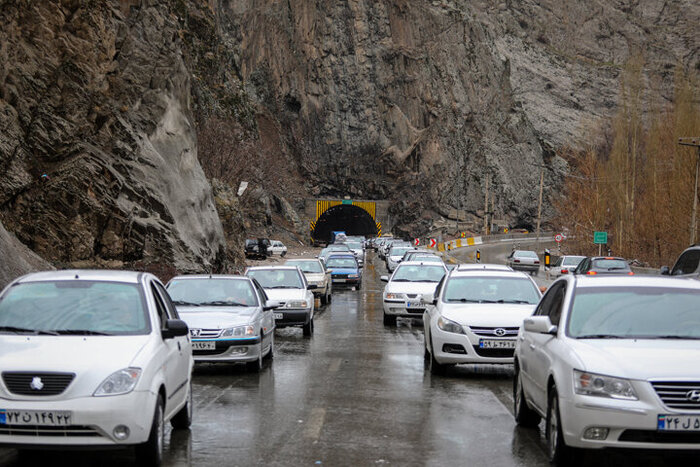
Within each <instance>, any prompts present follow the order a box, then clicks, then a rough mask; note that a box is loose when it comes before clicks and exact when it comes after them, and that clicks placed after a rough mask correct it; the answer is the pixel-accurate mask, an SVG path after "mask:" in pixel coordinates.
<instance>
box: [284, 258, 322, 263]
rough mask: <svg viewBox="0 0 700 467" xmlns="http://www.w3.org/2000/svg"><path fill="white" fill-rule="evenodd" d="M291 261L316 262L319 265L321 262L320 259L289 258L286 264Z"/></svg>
mask: <svg viewBox="0 0 700 467" xmlns="http://www.w3.org/2000/svg"><path fill="white" fill-rule="evenodd" d="M290 261H315V262H317V263H319V262H320V261H321V260H320V259H318V258H287V260H286V261H285V263H288V262H290Z"/></svg>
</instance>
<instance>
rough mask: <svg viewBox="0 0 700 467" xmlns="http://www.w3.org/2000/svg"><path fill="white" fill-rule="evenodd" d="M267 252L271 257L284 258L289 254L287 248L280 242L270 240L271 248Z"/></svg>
mask: <svg viewBox="0 0 700 467" xmlns="http://www.w3.org/2000/svg"><path fill="white" fill-rule="evenodd" d="M267 252H268V253H269V254H270V256H274V255H278V256H284V255H286V254H287V247H286V246H285V245H284V243H282V242H280V241H279V240H270V246H269V247H267Z"/></svg>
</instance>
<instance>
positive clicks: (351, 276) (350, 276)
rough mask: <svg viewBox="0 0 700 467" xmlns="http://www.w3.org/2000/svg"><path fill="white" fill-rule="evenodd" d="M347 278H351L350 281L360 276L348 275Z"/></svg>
mask: <svg viewBox="0 0 700 467" xmlns="http://www.w3.org/2000/svg"><path fill="white" fill-rule="evenodd" d="M348 277H349V278H352V279H356V278H358V277H360V275H359V274H348Z"/></svg>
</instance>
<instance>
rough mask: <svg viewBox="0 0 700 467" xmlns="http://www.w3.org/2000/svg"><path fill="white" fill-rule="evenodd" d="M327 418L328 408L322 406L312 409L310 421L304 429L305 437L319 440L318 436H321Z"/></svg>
mask: <svg viewBox="0 0 700 467" xmlns="http://www.w3.org/2000/svg"><path fill="white" fill-rule="evenodd" d="M325 418H326V409H324V408H321V407H315V408H313V409H311V415H310V416H309V421H308V423H307V424H306V429H305V430H304V438H311V439H314V440H317V439H318V437H319V436H321V428H323V421H324V420H325Z"/></svg>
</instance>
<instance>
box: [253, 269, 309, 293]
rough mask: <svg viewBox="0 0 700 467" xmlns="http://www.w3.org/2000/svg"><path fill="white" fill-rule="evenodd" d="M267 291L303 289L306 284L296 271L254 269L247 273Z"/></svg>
mask: <svg viewBox="0 0 700 467" xmlns="http://www.w3.org/2000/svg"><path fill="white" fill-rule="evenodd" d="M246 275H247V276H248V277H253V278H255V279H256V280H257V281H258V282H259V283H260V285H262V286H263V287H264V288H266V289H303V288H304V284H303V282H302V280H301V277H300V276H299V273H298V272H297V270H296V269H253V270H250V271H248V272H247V273H246Z"/></svg>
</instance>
